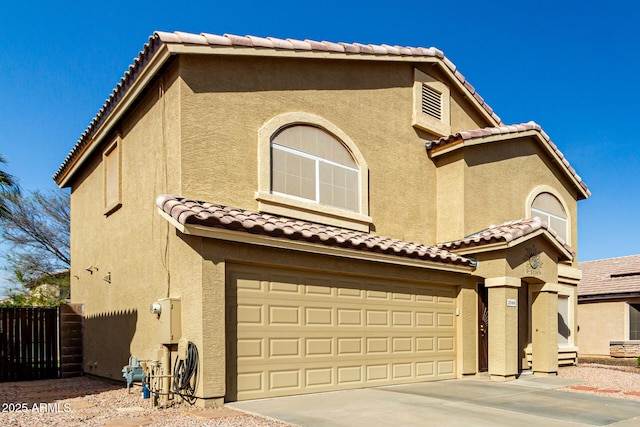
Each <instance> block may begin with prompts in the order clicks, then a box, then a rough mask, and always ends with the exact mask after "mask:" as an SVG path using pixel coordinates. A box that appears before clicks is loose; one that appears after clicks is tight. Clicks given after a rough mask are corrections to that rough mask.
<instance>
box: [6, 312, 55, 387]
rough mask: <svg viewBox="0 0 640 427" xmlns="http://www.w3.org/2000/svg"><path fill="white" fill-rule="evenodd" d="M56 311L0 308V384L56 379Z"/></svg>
mask: <svg viewBox="0 0 640 427" xmlns="http://www.w3.org/2000/svg"><path fill="white" fill-rule="evenodd" d="M60 340H61V338H60V309H59V308H58V307H0V382H2V381H23V380H36V379H48V378H60V376H61V356H60Z"/></svg>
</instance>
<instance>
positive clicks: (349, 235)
mask: <svg viewBox="0 0 640 427" xmlns="http://www.w3.org/2000/svg"><path fill="white" fill-rule="evenodd" d="M156 205H157V206H158V208H160V210H161V211H162V212H164V213H165V214H167V215H169V216H170V217H171V218H173V220H175V221H177V222H178V223H179V224H181V225H197V226H203V227H211V228H220V229H227V230H235V231H241V232H246V233H252V234H261V235H266V236H270V237H276V238H283V239H289V240H298V241H305V242H309V243H316V244H320V245H327V246H336V247H341V248H345V249H353V250H357V251H366V252H377V253H382V254H386V255H395V256H398V257H406V258H415V259H420V260H424V261H431V262H437V263H446V264H454V265H461V266H467V267H473V266H474V264H475V263H474V261H473V260H471V259H469V258H466V257H464V256H461V255H456V254H453V253H451V252H448V251H446V250H443V249H440V248H438V247H436V246H426V245H423V244H418V243H412V242H407V241H404V240H399V239H394V238H391V237H384V236H377V235H374V234H370V233H365V232H362V231H354V230H349V229H346V228H340V227H334V226H329V225H324V224H318V223H313V222H308V221H302V220H298V219H294V218H287V217H283V216H276V215H271V214H266V213H259V212H252V211H247V210H243V209H237V208H232V207H229V206H222V205H218V204H214V203H207V202H201V201H196V200H191V199H187V198H183V197H179V196H171V195H161V196H158V197H157V198H156Z"/></svg>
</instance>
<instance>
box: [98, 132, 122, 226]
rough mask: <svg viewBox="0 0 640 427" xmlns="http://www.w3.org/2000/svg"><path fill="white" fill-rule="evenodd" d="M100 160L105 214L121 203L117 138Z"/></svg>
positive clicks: (115, 208)
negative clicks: (102, 174) (102, 171)
mask: <svg viewBox="0 0 640 427" xmlns="http://www.w3.org/2000/svg"><path fill="white" fill-rule="evenodd" d="M102 161H103V168H104V205H105V209H106V212H105V215H109V214H111V213H112V212H114V211H115V210H117V209H118V208H119V207H120V206H121V205H122V202H121V165H120V139H119V138H118V139H117V140H116V141H114V142H113V143H112V144H111V145H110V146H109V147H107V149H106V150H105V151H104V153H103V155H102Z"/></svg>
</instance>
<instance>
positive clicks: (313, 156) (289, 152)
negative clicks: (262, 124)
mask: <svg viewBox="0 0 640 427" xmlns="http://www.w3.org/2000/svg"><path fill="white" fill-rule="evenodd" d="M359 183H360V170H359V169H358V165H357V164H356V162H355V160H354V159H353V157H352V156H351V153H350V152H349V151H348V150H347V148H346V147H345V146H344V145H343V144H342V143H341V142H340V141H338V140H337V139H336V138H335V137H334V136H333V135H331V134H330V133H328V132H326V131H325V130H323V129H320V128H318V127H315V126H310V125H301V124H298V125H292V126H288V127H285V128H284V129H282V130H280V131H279V132H278V133H277V134H275V135H274V136H273V138H272V139H271V192H272V193H274V194H282V195H287V196H293V197H299V198H302V199H305V200H309V201H312V202H315V203H319V204H322V205H327V206H333V207H336V208H341V209H346V210H350V211H353V212H359V207H360V194H359Z"/></svg>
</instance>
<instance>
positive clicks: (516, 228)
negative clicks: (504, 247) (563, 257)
mask: <svg viewBox="0 0 640 427" xmlns="http://www.w3.org/2000/svg"><path fill="white" fill-rule="evenodd" d="M538 230H545V231H546V232H547V233H549V235H550V236H551V237H552V238H553V239H555V240H556V241H557V242H558V244H559V245H560V246H561V247H563V248H564V249H565V250H566V251H567V252H569V253H570V254H571V256H575V252H574V251H573V249H572V248H571V246H569V245H568V244H567V243H566V242H565V241H564V240H562V239H561V238H560V237H559V236H558V234H557V233H556V232H555V231H554V230H553V229H552V228H549V225H548V224H547V222H546V221H541V220H540V219H539V218H533V219H530V218H525V219H519V220H516V221H507V222H503V223H502V224H498V225H491V226H489V228H487V229H485V230H482V231H480V232H478V233H475V234H471V235H469V236H467V237H465V238H464V239H460V240H456V241H453V242H447V243H440V244H438V247H439V248H442V249H446V250H450V251H455V250H458V249H465V248H472V247H480V246H484V245H489V244H493V243H501V242H503V243H509V242H512V241H514V240H516V239H519V238H520V237H524V236H527V235H529V234H532V233H534V232H536V231H538Z"/></svg>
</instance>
